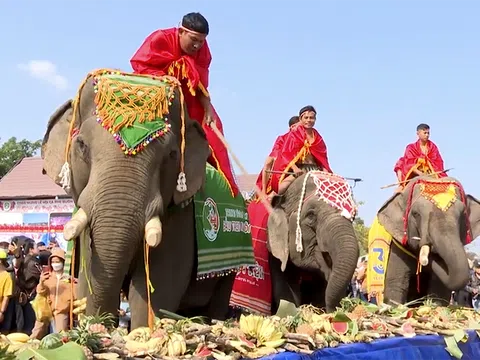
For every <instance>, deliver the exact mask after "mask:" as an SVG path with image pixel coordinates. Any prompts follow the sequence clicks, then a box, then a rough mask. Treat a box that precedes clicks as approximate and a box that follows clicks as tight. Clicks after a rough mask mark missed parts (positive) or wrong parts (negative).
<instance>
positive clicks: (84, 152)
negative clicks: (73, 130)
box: [75, 135, 89, 160]
mask: <svg viewBox="0 0 480 360" xmlns="http://www.w3.org/2000/svg"><path fill="white" fill-rule="evenodd" d="M75 143H76V145H77V149H78V151H79V152H80V156H81V157H82V158H83V159H84V160H87V159H88V157H89V153H88V146H87V144H86V143H85V141H84V140H83V138H82V136H81V135H78V136H77V138H76V139H75Z"/></svg>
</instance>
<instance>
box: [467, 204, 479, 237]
mask: <svg viewBox="0 0 480 360" xmlns="http://www.w3.org/2000/svg"><path fill="white" fill-rule="evenodd" d="M467 206H468V213H469V219H468V220H469V221H470V227H471V229H472V240H475V239H476V238H477V237H478V236H480V202H479V201H478V199H476V198H475V197H473V196H472V195H467Z"/></svg>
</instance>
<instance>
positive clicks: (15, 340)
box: [6, 332, 30, 344]
mask: <svg viewBox="0 0 480 360" xmlns="http://www.w3.org/2000/svg"><path fill="white" fill-rule="evenodd" d="M6 338H7V339H8V341H10V342H11V343H12V344H25V343H26V342H27V341H28V340H30V336H28V335H27V334H24V333H19V332H17V333H11V334H8V335H7V336H6Z"/></svg>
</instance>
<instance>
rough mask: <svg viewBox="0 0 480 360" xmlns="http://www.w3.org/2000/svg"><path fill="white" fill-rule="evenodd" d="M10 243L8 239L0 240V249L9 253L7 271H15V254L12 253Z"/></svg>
mask: <svg viewBox="0 0 480 360" xmlns="http://www.w3.org/2000/svg"><path fill="white" fill-rule="evenodd" d="M9 245H10V244H9V243H8V242H7V241H2V242H0V250H3V251H5V253H6V254H7V263H8V267H7V271H8V272H12V271H13V263H12V261H13V254H10V249H9V247H10V246H9Z"/></svg>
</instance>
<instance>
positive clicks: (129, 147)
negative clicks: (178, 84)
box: [94, 72, 175, 155]
mask: <svg viewBox="0 0 480 360" xmlns="http://www.w3.org/2000/svg"><path fill="white" fill-rule="evenodd" d="M94 86H95V91H96V93H97V95H96V97H95V104H96V105H97V117H98V122H99V123H100V124H102V126H103V127H104V128H105V129H107V130H108V131H109V132H111V133H112V135H113V136H114V138H115V140H116V141H117V143H118V144H119V145H120V146H121V148H122V150H123V151H124V152H125V154H127V155H135V154H137V153H138V152H139V151H141V150H143V148H145V147H146V146H147V145H148V144H149V143H150V142H151V141H152V140H154V139H156V138H158V137H160V136H163V135H164V134H165V132H167V131H168V130H169V128H170V124H169V123H168V117H167V116H168V112H169V106H170V105H171V101H172V100H173V96H174V91H173V90H174V87H175V84H172V83H171V80H169V79H167V78H165V79H164V78H150V77H144V76H138V75H133V74H130V73H120V72H105V73H103V74H99V75H96V76H95V77H94Z"/></svg>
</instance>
